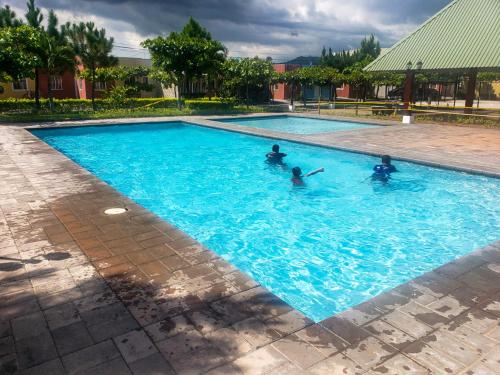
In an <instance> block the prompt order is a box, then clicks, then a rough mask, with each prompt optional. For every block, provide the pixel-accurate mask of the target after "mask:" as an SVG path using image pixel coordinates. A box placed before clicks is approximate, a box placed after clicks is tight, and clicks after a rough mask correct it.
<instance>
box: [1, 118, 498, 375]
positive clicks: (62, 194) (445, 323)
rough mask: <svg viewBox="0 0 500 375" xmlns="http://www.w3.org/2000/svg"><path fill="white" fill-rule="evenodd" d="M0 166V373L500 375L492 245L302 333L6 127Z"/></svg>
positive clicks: (178, 239) (273, 302)
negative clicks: (117, 211)
mask: <svg viewBox="0 0 500 375" xmlns="http://www.w3.org/2000/svg"><path fill="white" fill-rule="evenodd" d="M207 123H208V122H207ZM379 130H380V129H379ZM381 130H382V131H384V132H386V131H389V130H390V129H389V128H387V129H385V128H384V129H381ZM370 131H371V130H370ZM396 131H398V130H396ZM478 131H479V132H481V129H479V130H478ZM405 136H406V135H405ZM443 137H445V135H443ZM447 147H449V145H448V146H447ZM450 147H451V146H450ZM471 152H472V151H471ZM439 157H444V156H443V155H440V156H439ZM471 159H472V158H471ZM0 160H1V163H0V373H1V374H11V373H20V374H169V375H170V374H210V375H215V374H287V375H293V374H316V375H319V374H327V375H331V374H379V373H380V374H429V373H436V374H495V373H498V371H499V368H500V242H497V243H495V244H492V245H490V246H487V247H486V248H483V249H480V250H477V251H475V252H473V253H471V254H470V255H467V256H465V257H463V258H460V259H458V260H456V261H454V262H452V263H449V264H446V265H444V266H442V267H440V268H438V269H436V270H434V271H433V272H430V273H427V274H425V275H423V276H421V277H419V278H417V279H414V280H412V281H411V282H409V283H406V284H403V285H400V286H398V287H397V288H395V289H393V290H391V291H388V292H386V293H383V294H381V295H379V296H377V297H375V298H373V299H371V300H369V301H367V302H365V303H362V304H360V305H358V306H356V307H354V308H351V309H349V310H347V311H344V312H342V313H341V314H338V315H336V316H334V317H331V318H329V319H326V320H324V321H322V322H320V323H317V324H314V323H313V322H312V321H310V320H309V319H307V318H306V317H304V316H303V315H302V314H301V313H299V312H298V311H295V310H293V309H292V308H291V307H290V306H288V305H287V304H286V303H284V302H283V301H281V300H280V299H279V298H277V297H276V296H274V295H273V294H271V293H270V292H269V291H267V290H266V289H265V288H263V287H262V286H260V285H258V284H257V283H255V282H254V281H253V280H251V279H249V278H248V277H247V276H246V275H244V274H243V273H241V272H239V271H238V270H237V269H235V268H234V267H232V266H231V265H229V264H228V263H226V262H225V261H224V260H223V259H221V258H220V257H218V256H217V255H216V254H214V253H213V252H211V251H210V250H209V249H206V248H204V247H203V246H202V245H200V244H198V243H196V242H195V241H194V240H193V239H191V238H190V237H189V236H187V235H186V234H184V233H183V232H181V231H180V230H178V229H177V228H175V227H173V226H172V225H170V224H169V223H167V222H165V221H163V220H161V219H159V218H158V217H156V216H155V215H153V214H152V213H150V212H148V211H147V210H146V209H144V208H143V207H141V206H139V205H137V204H135V203H133V202H132V201H130V200H129V199H127V198H126V197H124V196H122V195H121V194H119V193H118V192H116V191H115V190H114V189H112V188H111V187H109V186H108V185H106V184H105V183H104V182H102V181H99V180H98V179H97V178H95V177H94V176H92V175H91V174H90V173H88V172H86V171H85V170H83V169H82V168H80V167H79V166H77V165H76V164H74V163H73V162H71V161H70V160H68V159H67V158H66V157H65V156H63V155H61V154H59V153H58V152H56V151H55V150H53V149H52V148H50V147H49V146H47V145H46V144H44V143H43V142H41V141H38V140H37V139H36V138H35V137H33V136H31V135H30V134H29V133H28V132H26V131H25V130H24V129H22V128H21V127H6V126H4V127H0ZM455 161H456V160H455ZM497 164H498V163H497ZM485 166H486V163H485V164H484V165H483V167H484V168H486V167H485ZM484 168H483V169H484ZM497 169H498V166H497ZM109 207H125V208H127V210H128V211H127V212H126V213H125V214H122V215H115V216H108V215H105V214H104V213H103V211H104V210H105V209H106V208H109Z"/></svg>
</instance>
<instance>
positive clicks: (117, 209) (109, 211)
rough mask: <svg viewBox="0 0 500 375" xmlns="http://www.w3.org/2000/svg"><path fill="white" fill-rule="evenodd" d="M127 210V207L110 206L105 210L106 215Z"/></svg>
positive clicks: (117, 213)
mask: <svg viewBox="0 0 500 375" xmlns="http://www.w3.org/2000/svg"><path fill="white" fill-rule="evenodd" d="M125 212H127V209H126V208H122V207H113V208H108V209H107V210H105V211H104V213H105V214H106V215H119V214H123V213H125Z"/></svg>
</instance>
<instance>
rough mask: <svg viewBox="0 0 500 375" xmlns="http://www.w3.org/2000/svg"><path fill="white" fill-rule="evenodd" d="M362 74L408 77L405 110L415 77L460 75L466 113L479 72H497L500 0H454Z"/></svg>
mask: <svg viewBox="0 0 500 375" xmlns="http://www.w3.org/2000/svg"><path fill="white" fill-rule="evenodd" d="M365 70H366V71H369V72H394V73H406V79H405V86H404V93H403V102H404V105H405V108H408V107H409V105H410V103H411V101H412V93H413V85H414V77H415V73H417V72H422V73H425V72H433V73H439V72H442V73H445V72H446V73H455V74H461V75H463V76H464V77H465V81H466V97H465V107H466V109H465V111H466V113H469V112H470V111H471V110H472V105H473V102H474V96H475V87H476V79H477V73H478V72H495V71H500V0H454V1H452V2H451V3H450V4H448V5H447V6H446V7H445V8H443V9H442V10H441V11H439V12H438V13H436V14H435V15H434V16H433V17H431V18H430V19H428V20H427V21H426V22H425V23H423V24H422V25H421V26H419V27H418V28H417V30H415V31H414V32H412V33H411V34H410V35H408V36H407V37H406V38H404V39H402V40H400V41H399V42H398V43H396V44H395V45H394V46H393V47H391V48H390V49H389V50H388V51H387V52H385V53H384V54H382V55H381V56H379V57H378V58H377V59H375V60H374V61H373V62H372V63H371V64H369V65H368V66H367V67H366V68H365Z"/></svg>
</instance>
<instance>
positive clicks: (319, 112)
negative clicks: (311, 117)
mask: <svg viewBox="0 0 500 375" xmlns="http://www.w3.org/2000/svg"><path fill="white" fill-rule="evenodd" d="M321 91H322V90H321V86H320V87H319V96H318V115H319V114H321Z"/></svg>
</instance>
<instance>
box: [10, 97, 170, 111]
mask: <svg viewBox="0 0 500 375" xmlns="http://www.w3.org/2000/svg"><path fill="white" fill-rule="evenodd" d="M95 103H96V107H97V109H104V110H107V109H115V108H117V107H120V108H130V109H132V108H141V107H149V106H152V107H155V108H175V107H176V106H177V100H176V99H171V98H131V99H125V101H123V102H122V103H120V104H119V105H117V103H114V102H112V101H110V100H107V99H96V100H95ZM91 110H92V101H91V100H90V99H54V112H58V113H67V112H82V111H91ZM33 111H35V100H34V99H3V100H0V112H2V113H8V112H11V113H26V112H33ZM39 111H40V112H49V111H50V107H49V100H48V99H40V109H39Z"/></svg>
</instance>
